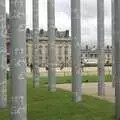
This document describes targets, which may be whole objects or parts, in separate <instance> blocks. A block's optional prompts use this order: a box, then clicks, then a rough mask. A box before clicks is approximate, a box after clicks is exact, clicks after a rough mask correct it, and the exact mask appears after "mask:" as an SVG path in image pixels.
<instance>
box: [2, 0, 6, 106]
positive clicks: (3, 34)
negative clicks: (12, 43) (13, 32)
mask: <svg viewBox="0 0 120 120" xmlns="http://www.w3.org/2000/svg"><path fill="white" fill-rule="evenodd" d="M6 35H7V34H6V9H5V0H1V1H0V108H5V107H6V106H7V80H6V79H7V78H6V69H7V66H6V65H7V50H6V45H7V40H6Z"/></svg>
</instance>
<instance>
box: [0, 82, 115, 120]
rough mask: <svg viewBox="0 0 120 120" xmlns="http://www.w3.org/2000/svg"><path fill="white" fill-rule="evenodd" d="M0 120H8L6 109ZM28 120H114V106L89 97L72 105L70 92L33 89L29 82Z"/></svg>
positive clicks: (1, 113) (42, 88) (2, 111)
mask: <svg viewBox="0 0 120 120" xmlns="http://www.w3.org/2000/svg"><path fill="white" fill-rule="evenodd" d="M0 120H8V109H4V110H1V111H0ZM28 120H114V104H113V103H110V102H107V101H104V100H99V99H97V98H94V97H90V96H83V101H82V102H81V103H74V102H72V100H71V93H70V92H67V91H62V90H60V89H58V90H57V92H55V93H51V92H48V90H47V88H46V87H44V86H43V85H42V86H41V87H40V88H36V89H33V88H32V82H31V81H29V83H28Z"/></svg>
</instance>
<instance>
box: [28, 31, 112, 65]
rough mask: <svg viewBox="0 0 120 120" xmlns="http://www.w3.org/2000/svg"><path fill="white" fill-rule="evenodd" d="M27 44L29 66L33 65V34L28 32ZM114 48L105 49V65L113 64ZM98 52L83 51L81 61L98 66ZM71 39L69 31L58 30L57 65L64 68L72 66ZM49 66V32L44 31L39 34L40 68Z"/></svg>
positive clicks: (87, 49)
mask: <svg viewBox="0 0 120 120" xmlns="http://www.w3.org/2000/svg"><path fill="white" fill-rule="evenodd" d="M26 36H27V37H26V42H27V65H28V66H29V65H30V64H31V63H32V32H31V31H30V30H29V29H27V30H26ZM111 52H112V48H111V47H110V46H106V47H105V64H111V63H112V54H111ZM97 56H98V52H97V49H96V48H95V47H93V48H89V46H86V48H84V49H81V59H82V61H83V62H84V64H97ZM71 57H72V56H71V38H70V36H69V31H68V30H66V31H62V32H59V31H57V29H56V65H57V66H61V65H64V67H70V66H71ZM46 65H48V36H47V32H46V31H44V30H43V29H41V30H40V34H39V66H40V67H45V66H46Z"/></svg>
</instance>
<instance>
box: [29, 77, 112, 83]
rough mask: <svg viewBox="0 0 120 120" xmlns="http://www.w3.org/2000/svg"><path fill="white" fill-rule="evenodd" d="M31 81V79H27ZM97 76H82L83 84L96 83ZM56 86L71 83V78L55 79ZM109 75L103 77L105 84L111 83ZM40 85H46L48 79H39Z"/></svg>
mask: <svg viewBox="0 0 120 120" xmlns="http://www.w3.org/2000/svg"><path fill="white" fill-rule="evenodd" d="M29 79H30V80H31V78H29ZM97 80H98V76H96V75H84V76H82V81H83V83H90V82H97ZM56 81H57V84H65V83H71V81H72V77H71V76H59V77H57V78H56ZM111 81H112V80H111V75H105V82H111ZM41 83H42V84H47V83H48V79H47V77H41Z"/></svg>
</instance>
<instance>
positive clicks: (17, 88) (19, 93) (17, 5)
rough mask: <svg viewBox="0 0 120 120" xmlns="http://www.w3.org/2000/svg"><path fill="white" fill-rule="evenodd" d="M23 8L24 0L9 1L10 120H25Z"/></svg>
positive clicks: (24, 15)
mask: <svg viewBox="0 0 120 120" xmlns="http://www.w3.org/2000/svg"><path fill="white" fill-rule="evenodd" d="M25 6H26V0H17V1H16V0H10V20H11V24H10V27H11V28H10V30H11V31H10V32H11V34H10V35H11V36H10V40H11V82H10V87H11V89H10V90H11V91H10V92H11V94H10V95H11V96H10V115H11V116H10V118H11V120H27V100H26V94H27V90H26V85H27V84H26V34H25V33H26V30H25V27H26V24H25V21H26V19H25V17H26V14H25Z"/></svg>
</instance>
